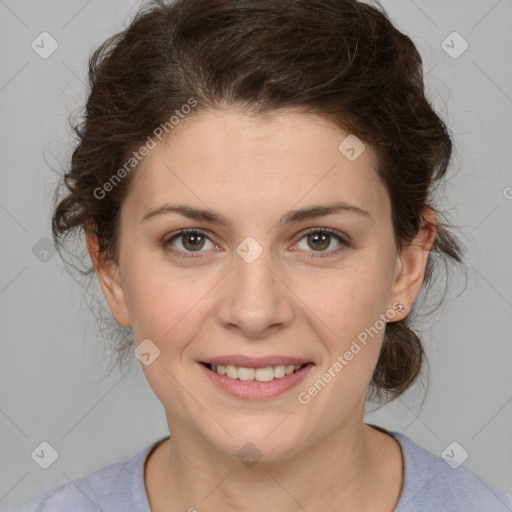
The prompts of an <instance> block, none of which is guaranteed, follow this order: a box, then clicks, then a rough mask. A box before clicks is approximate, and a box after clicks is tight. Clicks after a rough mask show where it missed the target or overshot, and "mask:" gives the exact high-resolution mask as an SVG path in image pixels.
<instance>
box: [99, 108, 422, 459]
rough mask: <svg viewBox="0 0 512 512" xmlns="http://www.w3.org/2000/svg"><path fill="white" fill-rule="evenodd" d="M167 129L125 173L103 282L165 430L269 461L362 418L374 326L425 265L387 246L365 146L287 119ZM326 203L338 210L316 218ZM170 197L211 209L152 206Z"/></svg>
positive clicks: (228, 117) (385, 204)
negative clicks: (210, 365) (114, 260)
mask: <svg viewBox="0 0 512 512" xmlns="http://www.w3.org/2000/svg"><path fill="white" fill-rule="evenodd" d="M171 135H172V136H171V138H170V139H169V141H168V142H167V143H166V144H164V143H163V142H162V143H159V144H158V145H157V146H156V147H155V148H154V149H153V150H151V151H150V153H149V155H148V156H147V157H146V159H145V161H144V163H143V167H141V168H140V169H138V170H137V171H136V172H137V173H138V175H137V176H136V178H137V179H136V181H135V182H134V183H133V187H132V189H131V192H130V194H129V195H128V197H127V198H126V200H125V202H124V203H123V206H122V210H121V223H120V241H119V243H120V258H119V267H117V266H114V267H112V268H113V269H114V270H115V271H117V270H119V273H117V272H113V273H111V274H108V273H107V274H105V275H109V276H114V278H113V280H112V281H110V284H111V288H109V287H108V286H106V285H105V283H107V282H108V279H109V278H108V277H107V279H106V280H105V278H104V277H102V278H101V279H100V281H101V283H102V288H103V290H104V292H105V295H106V296H107V300H108V302H109V305H110V308H111V311H112V313H113V314H114V316H115V317H116V320H117V321H118V322H119V323H121V324H123V325H131V326H132V327H133V331H134V336H135V340H136V344H137V345H139V344H141V343H142V342H143V340H145V341H144V344H143V345H140V347H141V348H140V350H139V355H140V356H141V360H142V362H143V363H144V364H143V365H142V369H143V370H144V373H145V376H146V378H147V380H148V382H149V384H150V386H151V388H152V389H153V391H154V392H155V394H156V395H157V397H158V398H159V400H160V401H161V402H162V404H163V406H164V407H165V410H166V414H167V417H168V421H169V422H170V427H171V430H173V425H175V426H176V428H178V425H179V426H180V428H185V429H187V431H189V432H191V433H192V435H193V436H196V438H197V439H198V440H201V441H203V442H206V443H207V444H208V445H209V446H211V447H212V448H215V449H218V450H220V451H221V452H223V453H225V454H229V455H231V456H234V457H236V456H238V455H237V454H240V453H242V455H243V451H242V452H240V450H241V449H242V448H243V447H246V448H244V449H245V450H248V449H249V448H247V446H249V445H247V443H248V442H250V443H252V445H254V446H255V447H256V448H255V449H257V451H258V453H259V455H258V456H261V457H263V458H264V459H266V460H277V459H282V458H285V457H288V456H291V455H293V454H295V453H297V452H298V451H300V450H304V449H306V448H307V447H308V446H311V445H312V444H313V443H314V442H315V441H318V440H319V439H321V438H324V437H325V436H327V435H330V434H335V432H337V431H340V429H343V428H346V427H350V426H351V425H352V426H353V425H356V424H359V425H360V424H361V421H362V416H363V407H364V398H365V393H366V390H367V386H368V384H369V381H370V379H371V376H372V373H373V370H374V368H375V365H376V363H377V359H378V355H379V350H380V347H381V343H382V339H383V334H384V327H385V322H384V321H383V320H385V319H386V316H387V318H389V319H390V320H392V321H396V320H398V319H401V318H403V317H404V316H405V314H406V312H407V311H408V308H409V306H410V305H411V304H412V301H413V300H414V297H415V295H416V293H417V292H418V291H419V286H420V284H421V278H419V279H418V278H417V276H416V275H413V274H414V271H415V269H417V273H416V274H418V275H419V274H420V273H421V271H422V270H423V267H424V263H425V261H424V258H423V255H422V252H415V253H412V252H411V256H407V257H409V258H410V259H409V260H408V261H407V265H405V264H404V259H403V257H402V258H401V257H400V254H399V253H398V252H397V249H396V247H395V244H394V238H393V230H392V224H391V209H390V201H389V197H388V195H387V192H386V190H385V188H384V186H383V185H382V184H381V182H380V181H379V180H378V178H377V175H376V173H375V170H374V166H375V163H376V162H375V160H374V156H373V154H372V152H371V151H370V149H369V148H368V147H367V148H366V149H365V150H363V151H362V152H361V153H360V154H359V156H358V153H359V152H360V151H361V147H359V146H357V145H355V146H354V141H353V139H352V138H350V139H348V140H347V141H345V142H344V143H343V144H342V145H341V149H339V146H340V144H341V143H342V142H343V141H344V139H345V138H346V137H347V136H348V134H347V133H342V132H340V131H339V130H337V129H335V128H333V127H331V126H330V125H328V124H327V123H325V122H322V120H321V119H320V118H317V117H315V116H312V115H301V114H298V113H292V112H287V113H280V114H276V115H275V116H274V117H273V118H272V119H263V118H261V117H256V116H247V115H242V114H239V113H235V112H223V113H219V112H208V113H200V114H198V115H195V117H190V118H188V119H187V118H186V119H185V120H184V121H182V122H181V124H180V125H178V126H177V127H176V128H175V129H174V131H173V132H172V133H171ZM356 142H357V141H356ZM350 147H353V148H355V149H354V151H352V150H351V149H350ZM335 203H344V204H345V205H346V206H347V208H340V209H339V210H336V211H335V212H333V213H330V214H325V213H324V214H322V215H314V213H315V210H314V208H324V207H326V206H328V205H333V204H335ZM178 206H179V207H180V208H182V207H186V208H187V209H188V212H189V213H190V212H195V211H199V210H201V211H205V210H208V212H210V214H211V218H206V217H205V218H200V217H199V216H198V215H197V216H195V218H193V217H194V215H185V214H180V213H177V212H176V211H174V212H172V211H166V210H165V209H164V208H167V207H169V208H170V207H178ZM302 210H304V211H305V213H304V214H298V213H294V212H298V211H302ZM158 212H159V213H158ZM317 213H318V212H317ZM216 218H222V219H223V221H224V222H217V221H216V220H215V219H216ZM184 229H187V230H190V232H189V233H188V234H181V235H180V231H181V230H184ZM308 230H310V233H307V231H308ZM338 237H339V238H338ZM411 250H412V249H411ZM405 267H407V271H408V272H410V273H411V274H410V275H409V274H407V273H406V272H405ZM115 276H117V277H115ZM413 278H414V279H415V280H414V279H413ZM116 279H118V281H116ZM109 290H112V291H109ZM396 302H402V303H404V304H406V305H407V309H406V311H405V312H404V313H395V312H394V311H393V309H392V306H393V304H394V303H396ZM148 340H149V341H148ZM236 356H245V357H246V358H271V359H272V358H276V359H274V360H273V361H272V360H270V361H266V362H265V361H261V362H258V361H252V362H251V361H244V360H239V361H236V360H234V359H233V358H234V357H236ZM286 359H288V360H286ZM293 359H296V360H299V361H302V362H307V363H310V364H309V365H308V366H307V367H305V368H304V369H303V370H300V371H299V372H297V373H296V374H293V375H290V376H285V377H282V376H281V375H282V373H283V371H285V372H286V368H285V369H284V370H283V369H277V374H272V373H270V374H269V373H268V372H269V370H260V371H259V372H258V371H256V372H254V370H253V372H254V375H259V378H262V379H268V378H272V377H273V376H274V378H273V380H271V381H251V380H249V381H244V380H240V379H237V380H234V379H232V378H231V377H228V376H221V375H219V374H213V372H212V371H211V370H210V369H207V368H206V367H205V366H204V365H203V364H202V363H203V362H210V361H215V362H217V363H219V364H221V363H222V362H224V363H229V362H231V363H237V362H238V364H235V366H243V367H245V368H251V367H253V368H254V367H256V368H258V367H266V366H268V365H269V364H272V363H277V366H281V364H280V363H288V364H283V365H284V366H290V363H293ZM242 363H243V364H242ZM272 366H273V364H272ZM221 371H222V368H221ZM230 371H231V372H233V371H237V370H233V368H231V370H230ZM288 371H289V370H288ZM280 372H281V373H280ZM231 375H232V376H236V375H237V374H236V373H231ZM238 375H239V376H240V375H241V376H242V377H243V378H249V379H251V376H252V373H251V370H250V369H249V370H242V371H241V373H240V374H238ZM269 375H270V376H269ZM315 383H316V384H315ZM315 386H316V387H315Z"/></svg>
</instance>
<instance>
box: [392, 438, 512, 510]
mask: <svg viewBox="0 0 512 512" xmlns="http://www.w3.org/2000/svg"><path fill="white" fill-rule="evenodd" d="M390 434H392V435H393V437H395V439H396V440H397V441H398V442H399V443H400V446H401V448H402V454H403V458H404V485H403V488H402V493H401V495H400V500H399V502H398V505H397V507H396V508H395V512H417V511H418V512H419V511H422V512H427V511H436V512H437V511H439V510H443V511H444V512H457V511H464V512H472V511H474V512H477V511H482V510H485V511H486V512H511V511H512V495H511V494H508V493H506V492H505V491H503V490H501V489H498V488H497V487H495V486H494V485H492V484H490V483H488V482H486V481H485V480H482V479H481V478H480V477H478V476H477V475H476V474H474V473H472V472H471V471H470V470H469V469H467V468H465V467H464V466H462V465H460V466H458V467H457V468H456V469H453V468H452V467H451V466H450V465H449V464H448V463H447V462H446V461H445V460H443V459H442V458H441V457H438V456H436V455H434V454H432V453H430V452H428V451H427V450H425V449H424V448H422V447H421V446H419V445H417V444H416V443H414V442H413V441H412V440H411V439H409V438H408V437H407V436H405V435H403V434H400V433H398V432H390ZM454 466H455V465H454Z"/></svg>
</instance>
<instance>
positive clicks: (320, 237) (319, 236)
mask: <svg viewBox="0 0 512 512" xmlns="http://www.w3.org/2000/svg"><path fill="white" fill-rule="evenodd" d="M311 237H312V238H313V239H314V240H315V242H317V241H320V243H322V242H323V245H319V244H316V243H314V244H313V248H314V249H315V250H316V249H325V248H326V247H328V246H329V237H330V235H329V234H327V233H323V234H318V233H314V234H313V235H311ZM326 240H327V244H325V241H326Z"/></svg>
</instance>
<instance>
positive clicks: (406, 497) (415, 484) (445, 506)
mask: <svg viewBox="0 0 512 512" xmlns="http://www.w3.org/2000/svg"><path fill="white" fill-rule="evenodd" d="M386 432H388V433H389V434H391V435H392V436H393V437H394V438H395V439H396V440H397V441H398V442H399V443H400V446H401V447H402V454H403V459H404V484H403V487H402V492H401V494H400V499H399V502H398V504H397V506H396V508H395V510H394V512H441V511H442V512H455V511H457V512H477V511H478V512H512V494H508V493H505V492H504V491H502V490H500V489H498V488H496V487H495V486H493V485H491V484H489V483H488V482H485V481H483V480H481V479H480V478H479V477H477V476H476V475H475V474H473V473H472V472H471V471H469V470H468V469H467V468H465V467H464V466H459V467H458V468H457V469H452V468H451V467H450V466H449V465H448V463H447V462H445V461H444V460H443V459H442V458H441V457H438V456H435V455H433V454H431V453H430V452H428V451H426V450H424V449H423V448H421V447H420V446H418V445H417V444H415V443H414V442H413V441H412V440H410V439H409V438H408V437H406V436H405V435H403V434H400V433H398V432H390V431H386ZM158 442H160V441H158ZM158 442H157V443H151V445H149V446H147V447H146V448H145V449H144V450H143V451H142V452H140V453H138V454H137V455H135V456H134V457H133V458H131V459H129V460H127V461H123V462H117V463H115V464H111V465H110V466H106V467H104V468H101V469H98V470H97V471H94V472H93V473H91V474H89V475H87V476H84V477H82V478H80V479H78V480H75V481H74V483H72V482H68V483H66V484H64V485H62V486H60V487H56V488H55V489H52V490H50V491H48V492H46V493H44V494H42V495H41V496H39V497H38V498H36V499H34V500H32V501H30V502H28V503H26V504H24V505H22V506H21V507H19V508H17V509H16V510H14V511H12V512H98V511H102V512H151V509H150V508H149V503H148V498H147V494H146V490H145V487H144V462H145V460H146V457H147V455H148V454H149V452H150V451H151V449H152V448H153V447H154V446H156V444H158ZM269 505H270V504H269ZM191 506H192V507H193V506H194V504H191ZM196 508H197V509H198V510H199V509H200V508H201V507H199V508H198V507H196Z"/></svg>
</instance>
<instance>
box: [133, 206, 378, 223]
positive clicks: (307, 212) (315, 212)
mask: <svg viewBox="0 0 512 512" xmlns="http://www.w3.org/2000/svg"><path fill="white" fill-rule="evenodd" d="M342 212H346V213H354V214H357V215H361V216H364V217H366V218H370V217H371V215H370V213H369V212H367V211H366V210H363V209H362V208H360V207H359V206H356V205H355V204H349V203H345V202H340V201H338V202H336V203H331V204H326V205H315V206H308V207H306V208H301V209H299V210H290V211H289V212H287V213H286V214H284V215H283V216H282V217H281V218H280V219H279V221H278V222H277V224H278V225H284V224H295V223H298V222H301V221H303V220H307V219H313V218H316V217H323V216H326V215H333V214H335V213H342ZM170 213H177V214H179V215H182V216H184V217H187V218H189V219H193V220H200V221H203V222H209V223H211V224H218V225H222V226H226V227H229V221H228V220H227V218H226V217H224V216H223V215H221V214H220V213H216V212H213V211H211V210H207V209H201V208H195V207H193V206H188V205H170V204H164V205H163V206H160V207H158V208H153V209H150V210H149V211H147V212H146V214H145V215H144V217H142V219H141V222H144V221H147V220H150V219H154V218H155V217H160V216H161V215H166V214H170Z"/></svg>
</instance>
